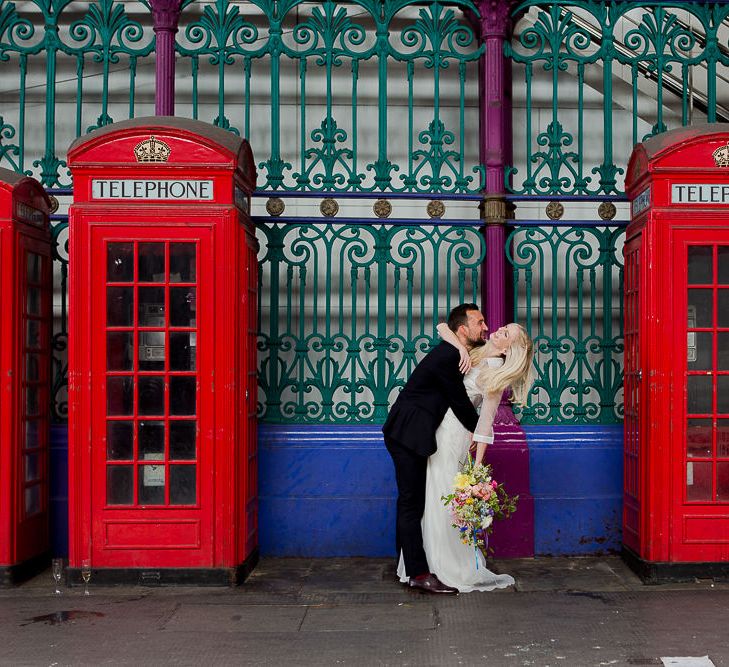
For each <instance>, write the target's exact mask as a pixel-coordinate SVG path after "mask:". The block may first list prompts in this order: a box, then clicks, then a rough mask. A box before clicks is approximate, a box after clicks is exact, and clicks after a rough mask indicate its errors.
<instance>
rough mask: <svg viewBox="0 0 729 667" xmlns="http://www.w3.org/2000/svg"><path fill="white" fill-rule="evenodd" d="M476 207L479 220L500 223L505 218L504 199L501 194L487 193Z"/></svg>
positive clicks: (489, 223)
mask: <svg viewBox="0 0 729 667" xmlns="http://www.w3.org/2000/svg"><path fill="white" fill-rule="evenodd" d="M478 208H479V211H480V213H481V220H483V221H484V222H485V223H486V224H487V225H502V224H504V220H506V218H507V208H506V200H505V199H504V197H503V196H502V195H487V196H486V197H484V198H483V199H482V200H481V202H480V203H479V205H478Z"/></svg>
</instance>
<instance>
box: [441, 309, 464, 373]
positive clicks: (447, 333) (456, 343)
mask: <svg viewBox="0 0 729 667" xmlns="http://www.w3.org/2000/svg"><path fill="white" fill-rule="evenodd" d="M435 329H436V331H437V332H438V335H439V336H440V337H441V338H442V339H443V340H444V341H445V342H446V343H450V344H451V345H453V347H455V348H456V349H457V350H458V353H459V354H460V355H461V359H460V361H459V362H458V370H460V371H461V373H463V374H466V373H468V371H470V370H471V356H470V355H469V354H468V350H467V349H466V348H465V346H464V345H463V344H462V343H461V341H460V340H458V337H457V336H456V334H454V333H453V332H452V331H451V330H450V329H449V328H448V325H447V324H446V323H445V322H441V323H440V324H439V325H437V326H436V327H435Z"/></svg>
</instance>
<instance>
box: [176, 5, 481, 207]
mask: <svg viewBox="0 0 729 667" xmlns="http://www.w3.org/2000/svg"><path fill="white" fill-rule="evenodd" d="M200 7H202V11H199V9H200ZM244 8H245V16H244V15H243V13H242V12H241V9H242V7H241V5H240V4H238V3H233V2H231V1H230V0H214V2H211V3H209V4H201V3H196V2H190V1H188V2H186V3H185V4H184V10H183V12H182V17H181V22H182V26H183V28H182V30H181V31H180V33H179V36H178V45H177V50H178V53H179V54H180V55H181V56H182V62H180V64H179V65H178V70H181V71H184V68H185V65H184V64H183V63H184V62H185V61H187V62H189V72H190V83H189V89H187V90H185V91H184V92H183V97H184V96H185V95H189V107H188V108H189V113H190V115H191V116H192V117H193V118H198V117H201V115H202V116H203V117H204V115H205V113H207V109H206V108H205V105H204V103H203V100H202V99H201V97H202V95H201V92H200V86H201V85H202V82H204V81H205V80H206V77H210V76H211V75H212V76H213V77H215V78H216V79H217V89H218V90H219V91H220V94H219V95H218V96H217V99H216V100H215V103H216V107H217V108H216V114H217V115H215V117H214V120H213V122H214V123H215V124H216V125H219V126H220V127H224V128H227V129H229V130H231V131H233V132H236V133H241V134H242V135H243V136H244V137H246V138H247V139H249V140H250V141H251V144H252V147H253V151H254V154H255V155H257V156H263V157H264V159H262V160H261V162H260V163H259V166H260V168H261V170H262V174H261V175H262V177H263V183H261V184H260V186H261V187H263V188H264V189H271V190H275V189H281V188H283V189H288V190H328V191H338V192H374V191H394V192H417V193H468V192H476V191H478V190H479V189H480V188H481V185H482V178H481V169H480V168H479V167H478V166H477V162H478V155H477V148H476V147H477V144H478V142H477V133H478V120H477V117H476V116H474V122H473V123H470V124H468V123H467V122H466V115H467V112H468V111H469V107H473V108H474V111H475V108H477V105H478V84H477V75H476V73H477V62H478V59H479V57H480V55H481V52H482V47H481V46H480V45H479V43H478V39H477V36H476V35H475V34H474V32H473V29H472V27H471V25H470V24H469V23H468V22H467V21H466V20H465V19H464V17H463V13H462V11H460V10H463V9H467V10H471V11H473V12H476V13H477V10H476V8H475V6H474V5H473V3H472V2H470V0H455V1H452V2H447V3H446V2H441V1H439V0H430V1H429V2H420V1H419V0H354V1H353V2H349V3H345V2H336V1H335V0H322V1H321V2H319V3H310V2H304V1H303V0H249V2H248V3H247V4H246V5H245V6H244ZM211 68H212V69H211ZM444 73H447V74H448V78H449V80H450V82H454V81H457V87H456V89H455V92H454V90H453V85H452V83H451V84H450V85H447V86H444V85H443V84H442V80H441V78H442V77H443V76H444ZM362 79H364V85H363V84H362V83H361V80H362ZM180 83H182V82H180ZM373 83H374V84H375V86H374V90H373V86H372V84H373ZM181 90H182V89H181V86H180V84H178V93H179V92H180V91H181ZM424 90H427V92H425V93H424V92H423V91H424ZM401 91H405V92H404V93H403V92H401ZM262 100H263V101H262ZM257 104H259V105H262V106H264V107H265V113H257V112H256V108H257V107H256V105H257ZM177 108H178V109H181V108H185V105H184V103H183V102H182V100H180V99H178V101H177ZM287 109H290V113H291V114H295V115H296V117H297V120H298V128H297V129H296V135H294V134H291V135H290V137H289V139H288V140H283V133H284V132H291V131H292V130H293V129H294V128H293V127H292V123H291V118H286V120H285V122H284V118H283V117H284V114H286V112H287ZM363 109H366V110H367V113H368V118H369V120H368V122H367V125H366V130H365V131H366V132H367V133H368V134H367V135H366V136H367V140H366V141H365V142H363V141H362V140H361V136H360V133H361V132H362V131H363V125H362V120H361V118H360V116H361V114H362V112H363ZM370 110H371V113H369V111H370ZM183 113H185V112H183ZM373 119H376V127H373V122H372V121H373ZM211 120H212V117H211ZM374 132H376V133H377V135H376V140H375V137H374V136H371V137H370V136H369V133H374ZM264 142H266V143H264ZM393 144H395V146H394V147H393ZM363 147H364V150H363ZM401 155H407V164H397V163H396V161H395V160H396V159H398V158H397V156H401Z"/></svg>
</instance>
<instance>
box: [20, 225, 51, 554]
mask: <svg viewBox="0 0 729 667" xmlns="http://www.w3.org/2000/svg"><path fill="white" fill-rule="evenodd" d="M18 246H19V250H20V252H19V255H18V259H19V264H18V272H19V273H20V274H21V275H20V276H19V279H18V281H17V284H18V285H19V286H23V291H22V292H21V295H20V297H21V299H20V313H21V321H20V336H19V342H20V346H19V349H20V352H21V358H20V394H19V395H20V402H19V405H18V413H17V416H18V419H19V428H20V433H19V437H20V449H19V452H18V453H19V455H20V459H19V464H20V466H19V470H18V472H19V473H20V479H19V491H20V508H19V509H20V511H19V512H18V524H17V534H16V544H17V560H18V561H24V560H26V559H28V558H31V557H32V556H35V555H37V554H39V553H42V552H43V551H45V550H46V549H47V548H48V530H49V519H48V447H49V443H48V436H49V427H50V424H49V421H50V417H49V410H48V407H47V406H48V405H50V377H49V375H50V372H51V360H50V352H51V350H50V339H51V331H50V326H51V322H50V317H49V315H50V312H51V289H50V285H51V258H50V256H49V248H48V244H47V243H43V242H40V241H38V240H36V239H33V238H31V237H29V236H26V235H22V236H20V238H19V243H18Z"/></svg>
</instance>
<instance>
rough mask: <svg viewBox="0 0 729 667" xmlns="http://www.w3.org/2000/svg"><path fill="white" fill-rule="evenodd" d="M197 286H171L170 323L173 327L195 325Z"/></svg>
mask: <svg viewBox="0 0 729 667" xmlns="http://www.w3.org/2000/svg"><path fill="white" fill-rule="evenodd" d="M195 310H196V303H195V288H194V287H171V288H170V325H171V326H173V327H194V326H195V315H196V312H195Z"/></svg>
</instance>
